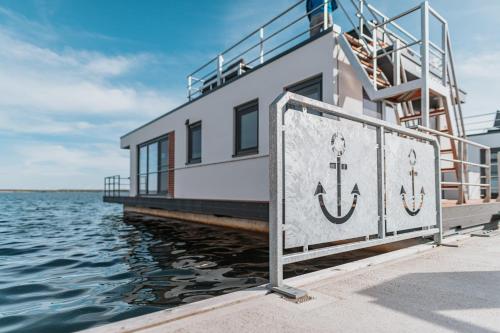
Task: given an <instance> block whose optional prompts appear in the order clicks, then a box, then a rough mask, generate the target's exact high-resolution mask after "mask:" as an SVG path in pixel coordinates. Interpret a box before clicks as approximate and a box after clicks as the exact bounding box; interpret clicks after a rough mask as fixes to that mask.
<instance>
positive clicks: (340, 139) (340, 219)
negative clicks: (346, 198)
mask: <svg viewBox="0 0 500 333" xmlns="http://www.w3.org/2000/svg"><path fill="white" fill-rule="evenodd" d="M331 145H332V151H333V153H334V155H335V157H336V162H333V163H330V168H332V169H334V170H336V176H337V216H334V215H333V214H331V213H330V212H329V211H328V209H327V208H326V206H325V202H324V200H323V196H324V195H326V191H325V189H324V187H323V185H322V184H321V182H318V185H317V187H316V192H315V193H314V196H318V201H319V206H320V207H321V211H322V212H323V215H325V217H326V218H327V219H328V221H330V222H332V223H333V224H343V223H345V222H347V221H348V220H349V219H350V218H351V216H352V214H354V210H355V209H356V205H357V203H358V196H360V195H361V193H360V192H359V188H358V184H355V185H354V188H353V189H352V191H351V195H353V200H352V205H351V208H350V209H349V211H348V212H347V214H346V215H344V216H342V170H347V164H345V163H342V155H343V154H344V152H345V150H346V145H345V139H344V136H343V135H342V134H341V133H339V132H337V133H335V134H334V135H333V136H332V140H331Z"/></svg>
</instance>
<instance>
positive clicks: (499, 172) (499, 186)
mask: <svg viewBox="0 0 500 333" xmlns="http://www.w3.org/2000/svg"><path fill="white" fill-rule="evenodd" d="M495 166H496V167H497V174H496V176H494V177H493V176H492V177H491V178H495V179H496V181H497V201H498V202H500V152H498V153H497V162H496V163H495Z"/></svg>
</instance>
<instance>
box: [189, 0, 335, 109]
mask: <svg viewBox="0 0 500 333" xmlns="http://www.w3.org/2000/svg"><path fill="white" fill-rule="evenodd" d="M330 1H331V0H325V1H324V3H323V4H322V5H320V6H317V7H315V8H313V9H312V10H311V11H309V12H305V11H302V10H300V14H298V13H299V6H300V5H305V3H306V0H300V1H298V2H296V3H295V4H293V5H292V6H290V7H288V8H287V9H286V10H284V11H283V12H281V13H280V14H278V15H277V16H275V17H273V18H272V19H270V20H269V21H267V22H266V23H265V24H263V25H261V26H260V27H258V28H257V29H255V30H254V31H252V32H251V33H249V34H248V35H246V36H245V37H244V38H243V39H241V40H239V41H238V42H236V43H235V44H233V45H231V46H230V47H228V48H227V49H226V50H224V51H223V52H221V53H220V54H218V55H217V56H216V57H214V58H212V59H211V60H210V61H208V62H207V63H205V64H204V65H202V66H201V67H199V68H198V69H196V70H195V71H194V72H192V73H191V74H189V75H188V77H187V80H188V87H187V88H188V98H189V100H191V99H193V98H195V97H197V96H198V95H201V94H203V93H205V92H206V91H209V90H212V89H214V88H215V87H217V86H220V85H222V84H223V83H225V82H227V81H229V80H231V79H233V78H235V77H236V76H239V75H241V74H243V73H244V72H245V71H247V70H250V69H251V68H252V66H255V65H259V64H263V63H264V61H265V59H266V58H267V57H269V56H272V55H274V54H277V53H278V51H279V50H282V49H284V47H285V46H287V45H290V44H291V43H293V42H294V41H297V43H299V42H300V39H301V37H304V36H306V35H307V34H308V33H310V31H311V30H313V29H316V28H318V29H322V30H327V29H328V28H329V27H330V26H331V22H329V20H328V19H326V20H323V22H322V23H320V24H318V25H316V26H313V27H309V25H307V29H303V27H302V26H303V25H304V23H305V22H306V19H307V17H308V16H309V15H310V14H312V13H313V12H316V11H318V10H322V11H323V14H324V15H325V17H327V16H328V4H329V2H330ZM273 28H274V29H273ZM269 31H271V32H270V33H269ZM266 33H269V35H267V36H266ZM244 57H250V60H245V59H244Z"/></svg>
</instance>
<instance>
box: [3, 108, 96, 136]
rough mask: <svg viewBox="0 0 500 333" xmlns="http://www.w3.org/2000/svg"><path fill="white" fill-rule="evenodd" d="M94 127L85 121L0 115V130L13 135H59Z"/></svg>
mask: <svg viewBox="0 0 500 333" xmlns="http://www.w3.org/2000/svg"><path fill="white" fill-rule="evenodd" d="M94 127H95V125H92V124H90V123H89V122H86V121H80V120H77V121H66V122H65V121H57V120H54V119H52V118H50V117H47V116H43V115H40V116H38V115H32V114H19V113H18V112H11V113H7V112H3V113H0V130H2V131H8V132H13V133H37V134H61V133H74V132H75V131H81V130H89V129H91V128H94Z"/></svg>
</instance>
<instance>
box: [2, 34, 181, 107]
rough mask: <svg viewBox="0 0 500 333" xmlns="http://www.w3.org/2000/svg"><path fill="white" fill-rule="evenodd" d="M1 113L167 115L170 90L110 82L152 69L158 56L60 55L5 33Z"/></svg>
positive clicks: (68, 52) (3, 40)
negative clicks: (138, 70)
mask: <svg viewBox="0 0 500 333" xmlns="http://www.w3.org/2000/svg"><path fill="white" fill-rule="evenodd" d="M0 44H2V46H3V47H2V50H0V66H1V67H2V68H3V70H2V71H0V91H2V94H0V112H5V111H4V110H5V109H6V108H19V109H23V110H44V111H55V112H80V113H92V112H98V113H100V114H102V113H127V112H128V113H143V114H147V115H150V116H154V115H158V114H161V113H164V112H166V111H168V110H169V109H171V108H172V106H173V105H174V104H175V98H169V97H167V96H166V94H165V92H161V91H157V90H155V89H151V88H145V87H142V86H138V87H137V86H133V85H130V84H128V85H126V84H123V83H122V84H117V83H115V82H111V81H109V80H108V78H109V77H110V76H113V77H116V76H120V75H124V74H128V73H129V72H130V71H132V70H133V69H134V68H140V67H142V66H146V65H147V64H148V61H150V60H151V59H152V58H153V56H151V55H147V54H139V55H131V56H123V55H120V56H105V55H103V54H99V53H95V52H86V51H74V50H70V51H66V52H62V53H58V52H56V51H53V50H50V49H47V48H42V47H38V46H35V45H33V44H30V43H27V42H21V41H19V40H14V39H12V38H11V37H10V36H9V35H8V34H7V33H5V32H3V31H2V30H0Z"/></svg>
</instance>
